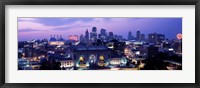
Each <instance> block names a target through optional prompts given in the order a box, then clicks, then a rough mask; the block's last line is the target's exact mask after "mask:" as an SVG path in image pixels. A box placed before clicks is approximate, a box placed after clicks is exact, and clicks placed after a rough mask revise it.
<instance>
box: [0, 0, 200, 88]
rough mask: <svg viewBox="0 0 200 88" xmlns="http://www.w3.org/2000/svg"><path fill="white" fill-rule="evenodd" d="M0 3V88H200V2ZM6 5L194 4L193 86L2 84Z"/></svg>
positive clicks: (26, 0)
mask: <svg viewBox="0 0 200 88" xmlns="http://www.w3.org/2000/svg"><path fill="white" fill-rule="evenodd" d="M0 3H1V4H0V10H1V12H0V21H1V23H0V87H2V88H4V87H5V88H26V87H28V88H31V87H32V88H36V87H37V88H43V87H46V88H67V87H68V88H69V87H70V88H77V87H83V88H93V87H96V88H97V87H99V88H100V87H101V88H102V87H106V88H110V87H113V88H114V87H115V88H123V87H126V88H134V87H136V88H149V87H150V88H160V87H163V88H200V80H199V74H200V72H199V71H200V68H199V63H200V60H199V57H200V56H199V55H200V54H198V53H199V50H200V47H199V44H200V41H199V40H198V39H199V37H200V35H199V34H200V31H199V30H200V0H1V1H0ZM6 5H195V83H153V84H152V83H123V84H122V83H92V84H89V83H86V84H85V83H84V84H83V83H78V84H77V83H55V84H54V83H51V84H49V83H5V76H6V74H5V69H6V68H5V59H6V58H5V34H6V33H5V17H6V16H5V6H6ZM52 80H53V79H52ZM183 80H184V78H183Z"/></svg>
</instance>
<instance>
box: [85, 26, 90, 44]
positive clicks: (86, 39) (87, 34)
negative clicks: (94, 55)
mask: <svg viewBox="0 0 200 88" xmlns="http://www.w3.org/2000/svg"><path fill="white" fill-rule="evenodd" d="M88 41H89V32H88V29H87V30H86V31H85V42H86V43H87V42H88Z"/></svg>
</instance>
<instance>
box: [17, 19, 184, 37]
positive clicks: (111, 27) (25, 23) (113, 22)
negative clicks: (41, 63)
mask: <svg viewBox="0 0 200 88" xmlns="http://www.w3.org/2000/svg"><path fill="white" fill-rule="evenodd" d="M92 27H96V28H97V34H99V33H100V30H101V29H102V28H103V29H106V31H107V33H109V32H113V33H114V34H117V35H122V36H123V38H125V39H127V35H128V32H129V31H131V32H132V34H133V36H134V37H136V31H138V30H139V31H140V32H142V33H143V34H145V35H147V34H149V33H154V32H156V33H159V34H164V35H166V38H169V39H175V38H176V34H178V33H182V18H18V41H27V40H32V39H44V38H46V39H49V38H50V35H62V36H63V38H64V39H68V36H69V35H78V36H79V37H80V35H81V34H83V35H85V31H86V30H87V29H88V31H89V32H91V31H92ZM30 35H31V36H30Z"/></svg>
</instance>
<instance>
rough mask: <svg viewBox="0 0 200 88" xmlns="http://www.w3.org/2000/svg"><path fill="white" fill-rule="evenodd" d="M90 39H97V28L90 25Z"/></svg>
mask: <svg viewBox="0 0 200 88" xmlns="http://www.w3.org/2000/svg"><path fill="white" fill-rule="evenodd" d="M90 40H91V41H92V42H94V41H96V40H97V28H96V27H92V32H90Z"/></svg>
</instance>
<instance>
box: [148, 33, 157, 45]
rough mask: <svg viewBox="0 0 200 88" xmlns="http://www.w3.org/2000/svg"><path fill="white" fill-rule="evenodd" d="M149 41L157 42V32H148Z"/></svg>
mask: <svg viewBox="0 0 200 88" xmlns="http://www.w3.org/2000/svg"><path fill="white" fill-rule="evenodd" d="M148 42H149V43H155V42H156V33H150V34H148Z"/></svg>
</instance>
